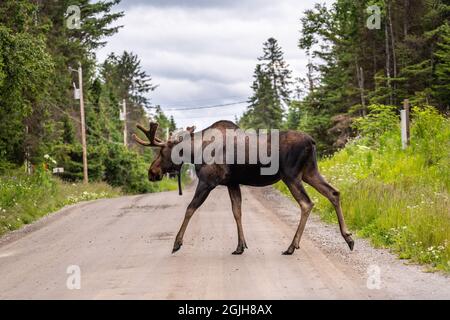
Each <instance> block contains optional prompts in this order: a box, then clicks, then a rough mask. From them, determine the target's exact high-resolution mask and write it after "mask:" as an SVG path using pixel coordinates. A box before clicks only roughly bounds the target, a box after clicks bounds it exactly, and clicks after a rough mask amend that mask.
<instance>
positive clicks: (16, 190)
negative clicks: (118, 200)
mask: <svg viewBox="0 0 450 320" xmlns="http://www.w3.org/2000/svg"><path fill="white" fill-rule="evenodd" d="M120 194H121V192H120V190H119V189H115V188H112V187H110V186H108V185H107V184H105V183H91V184H82V183H67V182H63V181H62V180H60V179H58V178H54V177H52V176H51V175H50V173H49V172H48V171H46V170H45V169H44V168H43V167H42V166H40V167H39V168H38V169H37V170H36V172H35V174H33V175H26V174H25V173H24V170H23V168H21V169H16V170H13V171H10V172H9V174H8V175H2V176H0V235H2V234H3V233H5V232H7V231H10V230H15V229H18V228H20V227H21V226H23V225H24V224H29V223H31V222H33V221H35V220H36V219H38V218H40V217H42V216H44V215H46V214H49V213H51V212H54V211H56V210H58V209H60V208H62V207H64V206H66V205H71V204H75V203H77V202H80V201H87V200H95V199H100V198H109V197H114V196H118V195H120Z"/></svg>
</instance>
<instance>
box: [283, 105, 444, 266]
mask: <svg viewBox="0 0 450 320" xmlns="http://www.w3.org/2000/svg"><path fill="white" fill-rule="evenodd" d="M411 130H412V137H411V139H412V140H411V141H412V145H411V146H410V147H409V148H408V149H407V150H402V149H401V147H400V146H401V142H400V137H399V129H398V130H397V128H396V130H390V131H387V132H383V133H380V135H379V136H378V137H376V140H375V141H374V140H367V139H364V137H363V138H360V139H358V140H355V141H353V142H351V143H349V144H348V145H347V146H346V147H345V148H344V149H343V150H341V151H339V152H338V153H336V154H335V155H334V156H332V157H330V158H326V159H323V160H321V161H320V163H319V167H320V171H321V173H322V174H323V175H324V176H325V177H326V179H327V180H328V181H329V182H330V183H331V184H332V185H334V186H335V187H337V188H338V189H339V190H340V191H341V194H342V197H341V199H342V208H343V211H344V215H345V219H346V222H347V224H348V225H349V227H350V229H352V230H353V231H356V232H357V234H358V235H359V236H362V237H366V238H369V239H370V240H371V242H372V243H373V244H374V245H375V246H376V247H384V248H390V249H391V250H392V251H393V252H395V253H396V254H397V255H398V256H399V257H400V258H402V259H410V260H411V261H412V262H415V263H420V264H427V265H429V266H430V267H431V268H430V269H431V270H442V271H445V272H450V244H449V241H450V201H449V198H450V154H449V150H450V122H449V120H448V119H445V118H444V117H443V116H440V115H439V114H437V113H436V112H435V111H434V110H433V109H432V108H424V109H418V108H416V109H415V111H414V122H413V124H412V128H411ZM368 141H372V142H368ZM276 187H277V188H278V189H280V190H281V191H282V192H283V193H285V194H289V191H288V190H287V188H286V186H284V184H282V183H280V184H278V185H277V186H276ZM307 189H308V193H309V195H310V196H311V198H312V200H313V201H314V202H315V204H316V206H315V212H317V213H318V214H319V215H320V217H321V218H322V219H323V220H325V221H327V222H332V223H337V218H336V214H335V212H334V209H333V207H332V205H331V204H330V203H329V202H328V200H327V199H325V198H324V197H322V196H321V195H319V194H318V193H317V192H316V191H315V190H313V189H312V188H310V187H309V188H307Z"/></svg>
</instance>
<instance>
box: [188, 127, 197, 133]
mask: <svg viewBox="0 0 450 320" xmlns="http://www.w3.org/2000/svg"><path fill="white" fill-rule="evenodd" d="M186 131H187V132H189V133H190V134H193V133H194V131H195V126H192V127H187V128H186Z"/></svg>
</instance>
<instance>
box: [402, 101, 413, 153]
mask: <svg viewBox="0 0 450 320" xmlns="http://www.w3.org/2000/svg"><path fill="white" fill-rule="evenodd" d="M409 109H410V106H409V100H408V99H405V100H404V101H403V110H400V117H401V133H402V149H406V148H407V147H408V146H409V145H410V143H411V141H410V139H411V138H410V135H411V133H410V123H409V122H410V121H409Z"/></svg>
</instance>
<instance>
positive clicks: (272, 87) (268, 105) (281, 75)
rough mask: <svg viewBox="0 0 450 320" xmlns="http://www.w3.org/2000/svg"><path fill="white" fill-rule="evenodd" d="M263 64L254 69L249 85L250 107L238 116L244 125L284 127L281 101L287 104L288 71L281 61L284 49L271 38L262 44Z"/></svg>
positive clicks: (241, 124)
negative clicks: (251, 92)
mask: <svg viewBox="0 0 450 320" xmlns="http://www.w3.org/2000/svg"><path fill="white" fill-rule="evenodd" d="M263 52H264V54H263V56H262V57H260V58H259V59H258V60H259V61H262V62H263V63H261V64H258V65H257V66H256V68H255V73H254V76H253V77H254V81H253V84H252V87H251V88H252V90H253V95H252V96H251V97H250V99H249V101H248V102H249V104H250V105H249V106H248V107H247V110H246V112H245V113H244V115H243V116H242V117H241V119H239V125H240V126H242V127H243V128H254V129H264V128H265V129H279V128H282V127H283V120H284V119H283V115H284V110H283V103H284V104H289V103H290V93H291V92H290V89H289V86H290V83H291V82H290V77H291V72H290V70H289V69H288V65H287V64H286V62H285V61H284V58H283V52H282V50H281V48H280V46H279V45H278V42H277V40H276V39H274V38H269V39H268V40H267V42H265V43H264V46H263Z"/></svg>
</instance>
